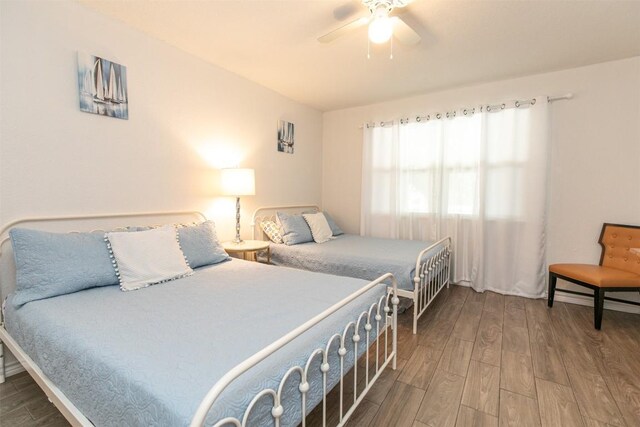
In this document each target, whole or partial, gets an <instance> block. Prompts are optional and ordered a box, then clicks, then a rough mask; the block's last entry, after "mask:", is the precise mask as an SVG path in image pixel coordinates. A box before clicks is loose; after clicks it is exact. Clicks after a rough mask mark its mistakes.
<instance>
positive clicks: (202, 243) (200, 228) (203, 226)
mask: <svg viewBox="0 0 640 427" xmlns="http://www.w3.org/2000/svg"><path fill="white" fill-rule="evenodd" d="M178 237H179V239H180V247H181V248H182V252H183V253H184V256H185V257H186V258H187V261H188V262H189V266H190V267H191V268H198V267H202V266H205V265H211V264H217V263H219V262H222V261H226V260H228V259H229V255H228V254H227V253H226V252H225V250H224V249H223V248H222V245H221V244H220V242H219V241H218V236H217V235H216V228H215V224H214V223H213V221H205V222H203V223H200V224H197V225H189V226H186V227H178Z"/></svg>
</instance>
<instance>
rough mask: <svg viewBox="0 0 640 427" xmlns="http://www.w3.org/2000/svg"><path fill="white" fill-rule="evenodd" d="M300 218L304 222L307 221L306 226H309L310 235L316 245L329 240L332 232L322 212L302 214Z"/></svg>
mask: <svg viewBox="0 0 640 427" xmlns="http://www.w3.org/2000/svg"><path fill="white" fill-rule="evenodd" d="M302 216H303V217H304V220H305V221H307V224H309V228H310V229H311V235H312V236H313V240H314V241H315V242H316V243H324V242H328V241H329V240H331V236H333V232H332V231H331V227H329V223H328V222H327V217H326V216H324V214H323V213H322V212H318V213H313V214H303V215H302Z"/></svg>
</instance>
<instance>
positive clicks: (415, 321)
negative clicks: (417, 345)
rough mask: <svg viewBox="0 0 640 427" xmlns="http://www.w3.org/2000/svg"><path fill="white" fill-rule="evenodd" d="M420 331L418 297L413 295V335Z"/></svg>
mask: <svg viewBox="0 0 640 427" xmlns="http://www.w3.org/2000/svg"><path fill="white" fill-rule="evenodd" d="M417 333H418V298H416V297H415V296H414V297H413V335H415V334H417Z"/></svg>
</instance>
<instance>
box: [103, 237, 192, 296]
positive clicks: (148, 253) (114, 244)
mask: <svg viewBox="0 0 640 427" xmlns="http://www.w3.org/2000/svg"><path fill="white" fill-rule="evenodd" d="M105 240H106V241H107V245H108V246H109V251H110V252H111V258H112V261H113V265H114V267H115V268H116V274H117V276H118V279H119V280H120V289H122V290H123V291H131V290H134V289H140V288H144V287H147V286H149V285H154V284H156V283H162V282H168V281H169V280H174V279H179V278H181V277H185V276H189V275H191V274H192V273H193V270H192V269H191V267H189V264H188V263H187V260H186V258H185V256H184V254H183V253H182V249H180V243H179V241H178V232H177V231H176V228H175V227H174V226H171V225H166V226H164V227H159V228H154V229H151V230H147V231H137V232H135V233H130V232H111V233H106V234H105Z"/></svg>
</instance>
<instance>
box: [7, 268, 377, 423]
mask: <svg viewBox="0 0 640 427" xmlns="http://www.w3.org/2000/svg"><path fill="white" fill-rule="evenodd" d="M367 283H368V282H366V281H362V280H356V279H347V278H342V277H337V276H329V275H324V274H317V273H310V272H306V271H301V270H294V269H289V268H275V267H272V266H267V265H263V264H258V263H252V262H247V261H241V260H235V259H234V260H232V261H228V262H224V263H221V264H218V265H215V266H211V267H205V268H202V269H199V270H196V273H195V274H194V275H192V276H190V277H186V278H183V279H179V280H176V281H172V282H167V283H163V284H160V285H155V286H151V287H149V288H145V289H142V290H138V291H132V292H122V291H120V290H119V288H118V286H106V287H101V288H93V289H88V290H84V291H80V292H77V293H74V294H69V295H63V296H58V297H54V298H49V299H45V300H40V301H33V302H30V303H28V304H26V305H24V306H23V307H21V308H18V309H15V308H13V306H12V304H11V303H10V301H9V303H8V304H6V310H5V323H6V324H5V327H6V329H7V330H8V332H9V333H10V334H11V336H12V337H13V338H14V339H15V340H16V341H17V342H18V344H19V345H20V346H21V347H22V348H23V349H24V350H25V351H26V353H27V354H28V355H29V356H30V357H31V358H32V359H33V360H34V361H35V362H36V363H37V364H38V366H39V367H40V368H41V369H42V371H43V372H44V373H45V375H47V377H49V379H51V380H52V381H53V382H54V383H55V384H56V385H57V386H58V388H59V389H60V390H61V391H62V392H63V393H64V394H65V395H66V396H67V397H68V398H69V399H70V400H71V401H72V402H73V403H74V404H75V405H76V407H78V409H80V411H81V412H82V413H83V414H84V415H85V416H86V417H87V418H89V420H91V421H92V422H93V423H94V424H95V425H97V426H185V425H188V424H189V422H190V421H191V419H192V417H193V414H194V413H195V411H196V409H197V407H198V405H199V403H200V402H201V400H202V398H203V397H204V396H205V394H206V393H207V392H208V391H209V389H210V388H211V387H212V386H213V384H214V383H215V382H216V381H217V380H218V379H220V378H221V377H222V376H223V375H224V374H225V373H226V372H227V371H229V370H230V369H231V368H233V367H234V366H236V365H237V364H238V363H240V362H242V361H243V360H245V359H246V358H248V357H249V356H251V355H253V354H254V353H256V352H257V351H259V350H261V349H262V348H264V347H265V346H267V345H269V344H271V343H272V342H273V341H275V340H276V339H278V338H280V337H282V336H283V335H285V334H286V333H288V332H290V331H291V330H293V329H294V328H296V327H297V326H299V325H300V324H302V323H304V322H305V321H307V320H309V319H310V318H312V317H314V316H315V315H317V314H319V313H321V312H322V311H324V310H325V309H327V308H329V307H330V306H332V305H333V304H335V303H336V302H338V301H340V300H341V299H343V298H345V297H347V296H348V295H349V294H351V293H353V292H354V291H356V290H357V289H359V288H361V287H362V286H364V285H366V284H367ZM384 292H385V289H384V286H377V287H375V288H374V289H371V290H369V291H367V292H366V293H365V294H363V295H361V296H360V297H358V298H357V299H356V300H354V301H352V302H351V303H350V304H348V305H347V306H345V307H343V308H342V309H340V310H339V311H338V312H336V313H334V314H333V315H332V316H330V317H329V318H327V319H325V320H324V321H322V322H321V323H320V324H318V325H316V326H314V327H313V328H311V329H310V330H308V331H307V332H305V333H304V334H303V335H301V336H300V337H298V338H296V339H295V340H294V341H292V342H291V343H289V344H287V345H286V346H285V347H283V348H282V349H280V350H279V351H277V352H276V353H274V354H273V355H271V356H269V357H268V358H267V359H265V360H263V361H262V362H261V363H259V364H258V365H256V366H254V367H253V368H251V369H250V370H249V371H247V372H246V373H245V374H243V375H242V376H241V377H240V378H238V379H237V380H236V381H235V382H234V383H232V384H231V385H230V386H229V387H228V388H227V389H226V390H225V391H224V392H223V394H222V395H221V397H220V399H219V400H218V401H217V403H216V404H215V405H214V407H213V408H212V410H211V412H210V413H209V416H208V418H207V425H210V424H211V423H212V422H213V421H216V420H219V419H221V418H223V417H227V416H234V417H241V416H242V414H243V412H244V409H245V408H246V407H247V405H248V403H249V401H250V400H251V399H252V398H253V397H254V395H255V394H256V393H257V392H259V391H261V390H262V389H264V388H266V387H277V385H278V383H279V380H280V379H281V378H282V376H283V374H284V373H285V372H286V370H288V369H289V368H290V367H291V366H294V365H300V364H303V363H305V362H306V359H307V357H308V355H309V354H310V353H311V351H312V350H313V349H315V348H319V347H322V348H324V346H325V344H326V341H328V338H329V337H330V336H331V335H333V334H334V333H337V332H342V330H343V328H344V326H345V325H346V324H347V323H348V321H350V320H355V317H356V316H357V315H358V314H359V313H361V312H362V311H364V310H366V309H367V308H368V307H369V306H370V305H371V304H372V303H373V301H374V300H377V299H378V298H379V297H380V296H382V295H384ZM9 298H11V296H10V297H9ZM374 331H375V327H374V329H373V330H372V332H371V333H372V335H371V339H373V338H374V334H375V332H374ZM361 333H362V336H363V341H364V331H362V332H361ZM364 347H365V346H364V345H361V346H359V353H360V351H361V350H364ZM333 350H335V351H333ZM349 350H350V351H349V353H348V355H347V357H346V364H347V366H351V365H352V364H353V360H354V359H355V357H353V356H354V354H353V349H352V348H351V347H349ZM332 354H335V356H332V357H335V359H334V360H331V359H330V360H329V363H330V366H331V370H330V371H329V385H331V384H335V383H336V382H337V379H338V378H339V370H338V363H336V361H337V360H338V356H337V346H336V347H335V349H332ZM315 362H317V363H315ZM314 365H317V366H316V367H317V369H313V370H312V372H315V374H314V376H313V377H312V378H311V379H310V381H309V382H310V385H311V390H310V391H309V394H308V402H309V404H310V405H314V404H316V403H317V402H319V401H320V398H321V385H322V384H321V383H322V382H321V376H320V370H319V366H320V360H319V358H318V360H314ZM302 366H304V365H302ZM297 385H298V383H297V382H295V384H294V381H290V382H288V383H287V386H286V387H285V397H284V400H283V402H284V403H283V406H284V407H285V412H284V414H283V416H282V419H281V421H282V425H297V424H298V422H299V420H300V403H299V402H300V392H299V391H298V389H297ZM267 400H271V399H270V398H265V399H263V400H262V401H261V402H260V403H261V404H260V405H258V410H257V411H255V412H254V413H253V416H252V418H251V420H252V422H251V423H250V425H271V424H272V419H271V416H270V415H269V414H270V409H271V407H272V406H273V402H268V401H267Z"/></svg>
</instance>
